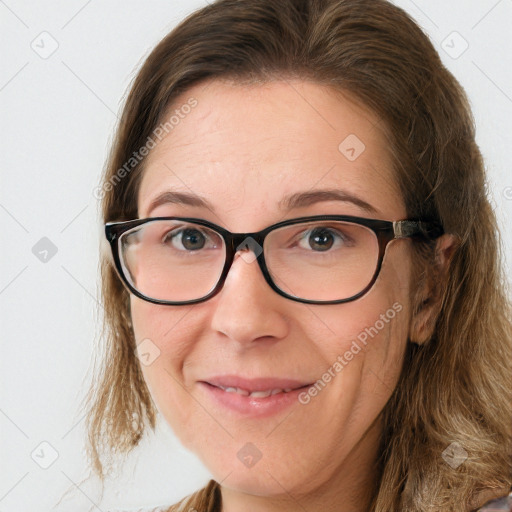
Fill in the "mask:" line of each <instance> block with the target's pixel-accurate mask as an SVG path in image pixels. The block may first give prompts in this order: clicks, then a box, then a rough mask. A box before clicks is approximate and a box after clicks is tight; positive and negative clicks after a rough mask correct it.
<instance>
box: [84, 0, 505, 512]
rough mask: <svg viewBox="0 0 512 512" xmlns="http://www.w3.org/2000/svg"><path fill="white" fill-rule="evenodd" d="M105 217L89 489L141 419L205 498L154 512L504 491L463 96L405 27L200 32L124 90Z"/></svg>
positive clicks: (478, 193) (299, 13) (218, 27)
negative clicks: (195, 467)
mask: <svg viewBox="0 0 512 512" xmlns="http://www.w3.org/2000/svg"><path fill="white" fill-rule="evenodd" d="M98 197H101V198H102V215H103V220H104V222H105V223H106V236H107V239H108V241H109V243H110V249H111V253H108V254H106V255H105V256H104V258H103V261H102V287H103V290H102V291H103V303H104V307H105V335H106V340H107V342H108V343H107V345H106V346H107V353H106V354H105V355H104V358H103V363H102V364H103V366H102V368H100V372H99V374H98V376H97V378H96V379H95V383H96V384H95V386H94V388H93V389H92V390H91V392H90V396H89V402H88V403H89V416H88V428H89V440H90V447H89V450H90V456H91V460H92V464H93V467H94V469H95V470H96V472H97V473H98V475H100V476H101V477H103V476H104V475H105V474H106V473H107V472H108V465H109V462H110V459H109V457H108V455H109V453H110V452H124V453H126V452H128V451H129V450H130V449H131V448H133V447H134V446H135V445H137V443H138V442H139V440H140V439H141V437H142V436H143V434H144V432H145V431H146V429H147V428H154V426H155V422H156V418H157V411H158V413H160V414H161V415H162V416H163V418H164V419H165V421H167V422H168V424H169V425H170V426H171V427H172V428H173V430H174V432H175V433H176V435H177V436H178V438H179V439H180V441H181V442H182V443H183V444H184V445H185V446H186V447H187V448H189V449H190V450H192V451H194V452H195V453H196V454H197V455H198V456H199V457H200V458H201V460H202V461H203V463H204V464H205V466H206V467H207V468H208V469H209V471H210V472H211V474H212V477H213V478H212V480H211V481H210V483H209V484H208V485H207V486H206V487H205V488H204V489H202V490H200V491H198V492H197V493H195V494H194V495H193V496H191V497H189V499H186V500H184V501H183V502H182V503H181V504H178V505H175V506H173V507H171V508H169V510H197V511H203V510H210V511H217V510H222V511H223V512H231V511H234V510H253V511H256V510H265V511H273V510H280V511H287V510H309V511H313V510H336V511H369V510H370V511H375V512H377V511H378V512H384V511H389V512H391V511H427V510H428V511H434V510H435V511H448V510H453V511H468V510H475V509H477V508H478V507H482V506H483V504H484V503H485V502H487V501H488V500H490V499H492V498H497V497H503V496H504V495H505V494H506V493H507V492H509V490H510V488H511V484H512V462H511V457H510V456H511V452H512V440H511V434H512V432H511V419H512V418H511V412H510V403H511V395H512V387H511V383H510V378H509V377H510V373H511V370H512V368H511V358H510V355H511V339H512V334H511V327H510V306H509V304H508V303H507V299H506V294H505V292H504V283H505V279H504V276H503V274H502V270H501V266H500V260H499V245H498V234H497V229H496V221H495V216H494V213H493V211H492V209H491V207H490V204H489V201H488V198H487V196H486V190H485V175H484V169H483V162H482V157H481V154H480V152H479V149H478V147H477V145H476V143H475V132H474V126H473V121H472V117H471V112H470V108H469V105H468V102H467V99H466V96H465V93H464V91H463V90H462V88H461V87H460V85H459V84H458V82H457V81H456V80H455V78H454V77H453V76H452V75H451V74H450V73H449V72H448V71H447V70H446V68H445V67H444V66H443V65H442V64H441V61H440V59H439V56H438V54H437V53H436V51H435V50H434V48H433V46H432V44H431V43H430V42H429V40H428V38H427V37H426V36H425V34H424V33H423V32H422V31H421V29H420V28H419V27H418V26H417V25H416V24H415V23H414V22H413V21H412V20H411V18H410V17H409V16H408V15H407V14H406V13H405V12H404V11H402V10H401V9H399V8H398V7H395V6H394V5H392V4H391V3H388V2H386V1H384V0H357V1H354V0H350V1H348V0H309V1H307V0H303V1H300V0H283V1H281V2H278V3H275V2H272V1H271V0H251V1H246V0H220V1H217V2H215V3H213V4H212V5H208V6H206V7H204V8H203V9H201V10H199V11H197V12H195V13H193V14H192V15H191V16H189V17H188V18H187V19H185V20H184V21H183V22H182V23H181V24H180V25H179V26H178V27H177V28H175V29H174V30H173V31H172V32H171V33H170V34H169V35H168V36H167V37H166V38H164V40H163V41H161V42H160V43H159V44H158V46H157V47H156V48H155V49H154V50H153V52H152V53H151V54H150V55H149V57H148V58H147V60H146V61H145V63H144V65H143V67H142V69H141V70H140V72H139V73H138V75H137V77H136V79H135V81H134V83H133V86H132V88H131V91H130V94H129V96H128V98H127V101H126V105H125V107H124V111H123V115H122V119H121V122H120V126H119V129H118V132H117V136H116V138H115V141H114V145H113V149H112V153H111V157H110V160H109V162H108V165H107V167H106V170H105V174H104V177H103V183H102V186H101V188H100V189H98ZM100 447H102V448H101V449H100ZM504 499H506V498H503V499H502V502H503V503H504V501H503V500H504ZM491 506H494V505H489V507H491ZM503 506H505V505H503ZM162 510H163V509H162ZM481 510H485V508H482V509H481ZM505 510H507V509H506V508H505Z"/></svg>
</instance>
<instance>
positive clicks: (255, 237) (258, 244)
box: [228, 232, 264, 261]
mask: <svg viewBox="0 0 512 512" xmlns="http://www.w3.org/2000/svg"><path fill="white" fill-rule="evenodd" d="M263 240H264V236H263V235H262V234H261V233H257V232H256V233H231V236H230V237H229V243H228V254H229V253H231V255H232V257H233V258H234V256H235V254H236V253H237V252H239V251H244V253H245V256H243V258H244V259H245V260H246V261H247V259H250V260H251V261H252V260H254V259H256V258H258V257H259V256H260V254H262V252H263Z"/></svg>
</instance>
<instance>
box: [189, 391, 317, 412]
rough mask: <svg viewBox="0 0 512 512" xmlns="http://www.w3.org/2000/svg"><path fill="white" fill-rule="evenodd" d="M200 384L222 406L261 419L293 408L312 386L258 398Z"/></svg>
mask: <svg viewBox="0 0 512 512" xmlns="http://www.w3.org/2000/svg"><path fill="white" fill-rule="evenodd" d="M199 384H200V386H201V387H202V388H203V389H204V390H205V391H206V393H207V394H208V395H209V396H210V397H211V399H212V400H213V401H214V402H216V403H218V404H220V405H221V406H223V407H225V408H227V409H230V410H232V411H235V412H237V413H240V414H243V415H245V416H257V417H259V418H262V417H267V416H272V415H273V414H277V413H278V412H280V411H283V410H285V409H287V408H288V407H291V406H292V405H293V404H294V403H298V401H299V395H300V393H302V392H304V391H305V390H306V389H307V388H308V387H309V386H310V385H309V384H308V385H307V386H303V387H301V388H298V389H294V390H292V391H289V392H288V393H276V394H275V395H270V396H267V397H264V398H256V397H252V396H244V395H239V394H238V393H234V392H231V393H230V392H227V391H224V390H223V389H221V388H218V387H216V386H213V385H212V384H208V383H206V382H199Z"/></svg>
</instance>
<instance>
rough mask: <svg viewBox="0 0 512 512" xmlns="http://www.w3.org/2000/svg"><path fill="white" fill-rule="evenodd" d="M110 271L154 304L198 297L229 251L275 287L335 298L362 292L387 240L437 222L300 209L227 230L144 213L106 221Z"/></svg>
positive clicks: (435, 231)
mask: <svg viewBox="0 0 512 512" xmlns="http://www.w3.org/2000/svg"><path fill="white" fill-rule="evenodd" d="M105 234H106V237H107V240H108V241H109V242H110V246H111V249H112V255H113V258H114V263H115V267H116V269H117V272H118V274H119V276H120V278H121V280H122V281H123V283H124V284H125V285H126V287H127V288H128V290H129V291H130V292H131V293H133V294H134V295H135V296H137V297H139V298H141V299H143V300H146V301H149V302H152V303H154V304H168V305H184V304H194V303H198V302H203V301H205V300H207V299H209V298H211V297H213V296H214V295H216V294H217V293H219V291H220V290H221V288H222V286H223V284H224V281H225V280H226V277H227V274H228V272H229V269H230V268H231V265H232V263H233V260H234V257H235V254H236V253H237V252H239V251H241V257H242V258H243V259H244V260H245V261H246V262H247V263H251V262H253V261H255V260H256V261H257V262H258V265H259V267H260V269H261V272H262V273H263V276H264V278H265V280H266V281H267V283H268V284H269V285H270V287H271V288H272V289H273V290H274V291H276V292H277V293H278V294H279V295H282V296H283V297H286V298H288V299H291V300H294V301H297V302H303V303H307V304H339V303H343V302H349V301H352V300H355V299H357V298H359V297H361V296H362V295H364V294H365V293H367V292H368V291H369V290H370V288H371V287H372V286H373V284H374V283H375V281H376V280H377V277H378V275H379V272H380V269H381V266H382V261H383V259H384V254H385V251H386V247H387V245H388V244H389V242H391V241H392V240H395V239H400V238H414V239H419V240H424V241H425V240H433V239H435V238H437V237H439V236H441V235H442V234H443V228H442V227H441V226H440V225H439V224H437V223H433V222H427V221H422V220H400V221H386V220H376V219H366V218H360V217H352V216H347V215H317V216H312V217H300V218H296V219H290V220H286V221H283V222H279V223H277V224H273V225H271V226H269V227H267V228H265V229H263V230H261V231H258V232H255V233H231V232H229V231H227V230H226V229H224V228H222V227H221V226H218V225H216V224H213V223H211V222H208V221H206V220H203V219H197V218H190V217H151V218H146V219H136V220H129V221H124V222H108V223H107V224H105Z"/></svg>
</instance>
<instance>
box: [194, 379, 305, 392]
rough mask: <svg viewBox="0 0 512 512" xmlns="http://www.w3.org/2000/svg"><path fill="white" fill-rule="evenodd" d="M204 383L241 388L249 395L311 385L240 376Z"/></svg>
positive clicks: (284, 380) (297, 381) (291, 380)
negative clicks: (254, 392)
mask: <svg viewBox="0 0 512 512" xmlns="http://www.w3.org/2000/svg"><path fill="white" fill-rule="evenodd" d="M202 382H206V383H208V384H211V385H213V386H216V387H223V388H239V389H243V390H246V391H249V393H252V392H253V391H267V390H272V389H292V390H293V389H298V388H302V387H304V386H309V385H310V383H307V382H304V381H300V380H296V379H285V378H279V377H260V378H256V379H246V378H244V377H240V376H238V375H218V376H214V377H208V378H207V379H204V380H203V381H202Z"/></svg>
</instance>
